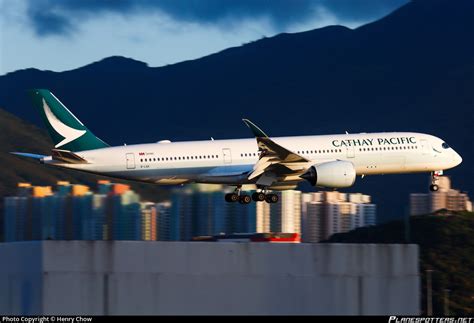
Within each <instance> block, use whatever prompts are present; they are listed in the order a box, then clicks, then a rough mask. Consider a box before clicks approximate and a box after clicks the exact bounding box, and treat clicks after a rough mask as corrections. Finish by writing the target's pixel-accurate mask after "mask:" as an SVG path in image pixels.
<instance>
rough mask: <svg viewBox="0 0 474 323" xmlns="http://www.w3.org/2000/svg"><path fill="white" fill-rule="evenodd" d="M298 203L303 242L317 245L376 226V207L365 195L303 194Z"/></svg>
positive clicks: (337, 193)
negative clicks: (359, 228)
mask: <svg viewBox="0 0 474 323" xmlns="http://www.w3.org/2000/svg"><path fill="white" fill-rule="evenodd" d="M301 201H302V207H301V209H302V222H303V223H304V228H303V234H302V241H303V242H319V241H321V240H326V239H327V238H329V237H330V236H331V235H333V234H335V233H340V232H347V231H351V230H353V229H355V228H358V227H362V226H368V225H375V223H376V206H375V204H372V203H370V202H371V201H370V196H368V195H363V194H360V193H355V194H346V193H341V192H337V191H332V192H318V193H308V194H303V196H302V198H301Z"/></svg>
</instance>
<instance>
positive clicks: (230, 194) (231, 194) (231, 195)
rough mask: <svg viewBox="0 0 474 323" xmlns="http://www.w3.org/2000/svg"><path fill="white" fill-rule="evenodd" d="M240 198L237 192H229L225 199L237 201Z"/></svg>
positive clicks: (231, 201)
mask: <svg viewBox="0 0 474 323" xmlns="http://www.w3.org/2000/svg"><path fill="white" fill-rule="evenodd" d="M238 200H239V196H238V195H237V194H235V193H228V194H226V195H225V201H226V202H229V203H233V202H237V201H238Z"/></svg>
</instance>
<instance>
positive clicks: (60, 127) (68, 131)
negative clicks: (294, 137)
mask: <svg viewBox="0 0 474 323" xmlns="http://www.w3.org/2000/svg"><path fill="white" fill-rule="evenodd" d="M43 109H44V113H45V114H46V118H47V119H48V121H49V124H50V125H51V127H53V129H54V131H56V132H57V133H58V134H60V135H61V136H62V137H64V139H63V140H62V141H61V142H59V143H58V144H56V145H55V146H54V147H55V148H58V147H61V146H63V145H65V144H67V143H70V142H71V141H74V140H76V139H77V138H79V137H81V136H83V135H84V134H85V133H86V130H78V129H74V128H71V127H69V126H67V125H65V124H64V123H62V122H61V120H59V119H58V118H57V117H56V116H55V115H54V113H53V111H51V109H50V107H49V105H48V104H47V103H46V101H45V99H44V98H43Z"/></svg>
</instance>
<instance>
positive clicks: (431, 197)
mask: <svg viewBox="0 0 474 323" xmlns="http://www.w3.org/2000/svg"><path fill="white" fill-rule="evenodd" d="M437 184H438V188H439V189H438V191H436V192H429V193H412V194H410V215H425V214H430V213H433V212H436V211H438V210H447V211H472V202H471V201H470V199H469V196H468V195H467V193H464V192H461V191H459V190H456V189H453V188H451V180H450V178H449V177H447V176H441V177H439V180H438V183H437Z"/></svg>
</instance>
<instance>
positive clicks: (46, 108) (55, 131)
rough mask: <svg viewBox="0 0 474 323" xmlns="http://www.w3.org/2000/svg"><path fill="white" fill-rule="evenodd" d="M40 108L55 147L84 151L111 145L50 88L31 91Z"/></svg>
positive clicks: (35, 103) (36, 104)
mask: <svg viewBox="0 0 474 323" xmlns="http://www.w3.org/2000/svg"><path fill="white" fill-rule="evenodd" d="M30 95H31V97H32V99H33V103H34V105H35V106H36V107H37V108H38V109H39V111H40V113H41V116H42V117H43V120H44V122H45V124H46V127H47V128H48V132H49V135H50V136H51V139H52V140H53V142H54V147H55V148H61V149H64V150H70V151H82V150H90V149H97V148H104V147H109V145H108V144H106V143H105V142H103V141H102V140H100V139H99V138H97V137H96V136H95V135H94V134H93V133H92V132H91V131H90V130H89V129H87V127H86V126H84V124H83V123H82V122H81V121H79V119H77V118H76V117H75V116H74V115H73V114H72V113H71V111H69V110H68V109H67V108H66V107H65V106H64V105H63V104H62V103H61V101H59V100H58V98H56V97H55V96H54V94H53V93H51V92H50V91H49V90H44V89H35V90H31V91H30Z"/></svg>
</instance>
